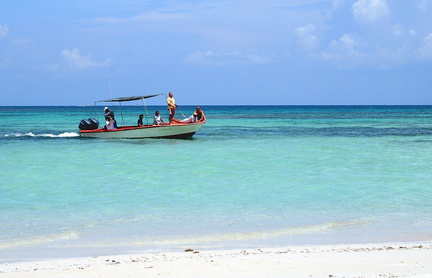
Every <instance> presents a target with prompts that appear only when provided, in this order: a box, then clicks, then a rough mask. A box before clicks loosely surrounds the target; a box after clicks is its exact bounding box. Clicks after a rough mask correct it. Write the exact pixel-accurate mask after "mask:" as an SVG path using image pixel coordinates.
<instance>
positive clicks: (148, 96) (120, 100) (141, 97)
mask: <svg viewBox="0 0 432 278" xmlns="http://www.w3.org/2000/svg"><path fill="white" fill-rule="evenodd" d="M160 95H163V94H156V95H147V96H134V97H118V98H113V99H105V100H98V101H95V104H96V103H97V102H124V101H133V100H140V99H146V98H151V97H156V96H160Z"/></svg>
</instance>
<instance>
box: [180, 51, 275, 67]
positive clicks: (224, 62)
mask: <svg viewBox="0 0 432 278" xmlns="http://www.w3.org/2000/svg"><path fill="white" fill-rule="evenodd" d="M185 61H186V62H190V63H197V64H203V65H216V66H228V65H238V64H260V63H266V62H268V60H267V59H265V58H263V57H261V56H259V55H256V54H245V53H243V52H240V51H234V52H223V53H216V52H213V51H211V50H209V51H207V52H201V51H197V52H193V53H190V54H189V55H188V56H187V57H186V58H185Z"/></svg>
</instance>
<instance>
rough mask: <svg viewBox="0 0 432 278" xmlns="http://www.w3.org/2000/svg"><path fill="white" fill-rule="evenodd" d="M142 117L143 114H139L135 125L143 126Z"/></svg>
mask: <svg viewBox="0 0 432 278" xmlns="http://www.w3.org/2000/svg"><path fill="white" fill-rule="evenodd" d="M143 118H144V115H143V114H140V115H139V118H138V121H137V125H138V126H143Z"/></svg>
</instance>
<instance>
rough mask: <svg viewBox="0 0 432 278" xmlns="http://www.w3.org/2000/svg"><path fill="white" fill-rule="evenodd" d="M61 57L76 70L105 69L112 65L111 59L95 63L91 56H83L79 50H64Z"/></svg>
mask: <svg viewBox="0 0 432 278" xmlns="http://www.w3.org/2000/svg"><path fill="white" fill-rule="evenodd" d="M61 55H62V56H63V58H64V59H65V60H66V62H68V63H69V65H70V66H71V67H72V68H74V69H86V68H100V67H105V66H107V65H109V64H110V63H111V59H106V60H105V61H103V62H98V61H95V60H93V59H92V58H91V55H90V54H87V55H81V53H80V50H79V49H78V48H74V49H71V50H69V49H64V50H63V51H62V52H61Z"/></svg>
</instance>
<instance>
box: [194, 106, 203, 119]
mask: <svg viewBox="0 0 432 278" xmlns="http://www.w3.org/2000/svg"><path fill="white" fill-rule="evenodd" d="M194 116H195V120H194V122H204V121H205V120H206V116H205V115H204V111H202V110H201V107H199V106H197V108H196V110H195V112H194Z"/></svg>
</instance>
